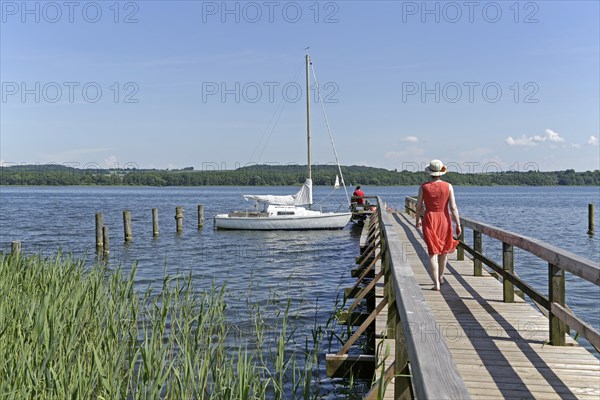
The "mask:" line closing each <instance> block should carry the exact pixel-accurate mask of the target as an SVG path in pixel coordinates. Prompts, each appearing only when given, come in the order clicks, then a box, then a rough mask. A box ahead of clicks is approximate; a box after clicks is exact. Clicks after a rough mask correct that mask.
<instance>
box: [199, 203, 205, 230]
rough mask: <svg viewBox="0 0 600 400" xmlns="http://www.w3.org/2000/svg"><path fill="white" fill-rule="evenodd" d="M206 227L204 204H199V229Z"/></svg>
mask: <svg viewBox="0 0 600 400" xmlns="http://www.w3.org/2000/svg"><path fill="white" fill-rule="evenodd" d="M203 226H204V204H198V229H202V227H203Z"/></svg>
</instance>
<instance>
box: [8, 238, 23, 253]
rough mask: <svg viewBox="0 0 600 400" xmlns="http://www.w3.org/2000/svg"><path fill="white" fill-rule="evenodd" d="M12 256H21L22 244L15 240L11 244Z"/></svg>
mask: <svg viewBox="0 0 600 400" xmlns="http://www.w3.org/2000/svg"><path fill="white" fill-rule="evenodd" d="M10 254H11V255H13V256H18V255H19V254H21V242H20V241H18V240H15V241H13V242H11V243H10Z"/></svg>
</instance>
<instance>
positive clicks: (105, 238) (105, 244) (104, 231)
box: [102, 225, 110, 257]
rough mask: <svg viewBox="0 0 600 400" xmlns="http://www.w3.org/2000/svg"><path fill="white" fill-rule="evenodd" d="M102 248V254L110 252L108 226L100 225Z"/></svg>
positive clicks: (105, 254)
mask: <svg viewBox="0 0 600 400" xmlns="http://www.w3.org/2000/svg"><path fill="white" fill-rule="evenodd" d="M102 243H103V244H102V248H103V251H102V252H103V253H104V256H105V257H106V256H107V255H108V253H110V242H109V240H108V226H106V225H104V226H103V227H102Z"/></svg>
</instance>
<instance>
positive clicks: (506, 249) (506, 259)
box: [502, 242, 515, 303]
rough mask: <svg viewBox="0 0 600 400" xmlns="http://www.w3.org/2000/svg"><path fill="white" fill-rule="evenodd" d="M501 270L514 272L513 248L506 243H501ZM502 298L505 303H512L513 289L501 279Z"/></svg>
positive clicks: (509, 283) (508, 282)
mask: <svg viewBox="0 0 600 400" xmlns="http://www.w3.org/2000/svg"><path fill="white" fill-rule="evenodd" d="M502 268H503V269H504V271H506V272H510V273H511V274H512V273H513V272H514V270H515V257H514V250H513V246H512V245H511V244H508V243H504V242H502ZM502 289H503V290H502V292H503V293H502V298H503V299H504V302H505V303H514V301H515V288H514V285H513V284H512V282H511V281H509V280H508V279H506V278H505V277H504V278H503V281H502Z"/></svg>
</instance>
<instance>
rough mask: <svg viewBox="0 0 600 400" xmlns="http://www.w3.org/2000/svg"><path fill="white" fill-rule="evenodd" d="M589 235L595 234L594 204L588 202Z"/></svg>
mask: <svg viewBox="0 0 600 400" xmlns="http://www.w3.org/2000/svg"><path fill="white" fill-rule="evenodd" d="M587 233H588V235H593V234H594V204H593V203H590V204H588V231H587Z"/></svg>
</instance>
